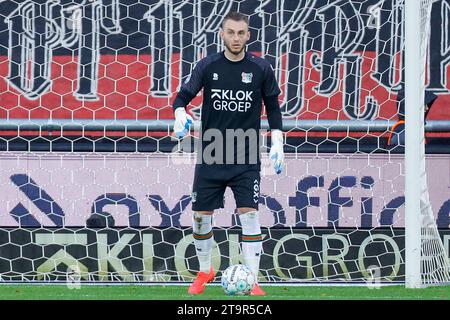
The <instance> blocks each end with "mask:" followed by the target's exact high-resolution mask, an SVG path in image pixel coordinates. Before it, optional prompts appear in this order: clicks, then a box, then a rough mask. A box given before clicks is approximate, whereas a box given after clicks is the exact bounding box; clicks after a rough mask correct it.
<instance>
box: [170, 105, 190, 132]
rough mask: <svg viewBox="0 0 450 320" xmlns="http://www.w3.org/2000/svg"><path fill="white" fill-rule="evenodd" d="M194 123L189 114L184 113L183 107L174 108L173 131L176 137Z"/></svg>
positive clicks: (187, 130)
mask: <svg viewBox="0 0 450 320" xmlns="http://www.w3.org/2000/svg"><path fill="white" fill-rule="evenodd" d="M193 123H194V120H193V119H192V117H191V116H190V115H188V114H187V113H186V110H185V109H184V108H176V109H175V123H174V124H173V131H174V132H175V135H176V136H177V138H179V139H181V138H184V137H185V136H186V134H187V133H188V132H189V127H190V126H191V125H192V124H193Z"/></svg>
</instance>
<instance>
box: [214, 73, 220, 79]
mask: <svg viewBox="0 0 450 320" xmlns="http://www.w3.org/2000/svg"><path fill="white" fill-rule="evenodd" d="M213 80H219V75H218V74H217V73H215V72H214V73H213Z"/></svg>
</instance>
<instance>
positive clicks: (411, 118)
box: [404, 0, 449, 288]
mask: <svg viewBox="0 0 450 320" xmlns="http://www.w3.org/2000/svg"><path fill="white" fill-rule="evenodd" d="M433 2H434V0H421V1H417V0H405V67H404V68H405V99H406V100H405V286H406V287H407V288H421V287H424V286H425V285H426V284H437V283H448V282H449V264H448V259H447V257H446V254H445V249H444V246H443V244H442V241H441V240H440V238H439V233H438V231H437V226H436V224H435V223H434V221H433V211H432V208H431V204H430V199H429V194H428V187H427V174H426V170H425V161H426V158H425V130H424V123H425V121H424V92H425V64H426V61H427V59H426V56H427V44H428V38H429V35H430V16H431V5H432V3H433Z"/></svg>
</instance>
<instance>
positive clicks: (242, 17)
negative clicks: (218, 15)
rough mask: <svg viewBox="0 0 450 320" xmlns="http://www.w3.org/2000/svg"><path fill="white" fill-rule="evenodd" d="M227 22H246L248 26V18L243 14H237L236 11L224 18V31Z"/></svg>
mask: <svg viewBox="0 0 450 320" xmlns="http://www.w3.org/2000/svg"><path fill="white" fill-rule="evenodd" d="M227 20H233V21H244V22H245V23H246V24H247V25H248V17H247V16H246V15H245V14H242V13H240V12H236V11H230V12H228V13H227V15H226V16H225V17H224V18H223V21H222V29H223V27H224V25H225V21H227Z"/></svg>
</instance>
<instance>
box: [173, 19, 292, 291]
mask: <svg viewBox="0 0 450 320" xmlns="http://www.w3.org/2000/svg"><path fill="white" fill-rule="evenodd" d="M220 37H221V38H222V40H223V42H224V45H225V50H224V51H223V52H220V53H216V54H212V55H209V56H207V57H206V58H204V59H202V60H200V61H199V62H198V63H197V65H196V66H195V68H194V69H193V71H192V73H191V75H190V77H188V79H187V80H186V81H185V83H184V84H183V85H182V86H181V89H180V91H179V93H178V95H177V97H176V99H175V101H174V104H173V107H174V113H175V123H174V131H175V134H176V135H177V137H178V138H183V137H184V136H185V135H186V134H187V133H188V132H189V126H190V125H191V124H192V122H193V120H192V118H191V116H190V115H188V114H187V113H186V110H185V108H186V106H187V105H188V104H189V103H190V101H191V100H192V99H193V98H194V97H195V96H196V95H197V93H198V92H199V91H200V90H201V89H202V88H203V105H202V112H201V131H200V144H201V152H199V154H200V153H201V155H200V156H199V157H198V158H197V164H196V166H195V174H194V183H193V188H192V197H191V198H192V210H193V211H194V214H193V237H194V244H195V249H196V254H197V257H198V260H199V265H200V270H199V273H198V274H197V277H196V279H195V281H194V282H193V283H192V284H191V285H190V287H189V290H188V292H189V293H190V294H201V293H203V291H204V290H205V286H206V284H207V283H208V282H211V281H212V280H213V279H214V276H215V273H214V270H213V267H212V264H211V251H212V240H213V239H212V215H213V213H214V210H215V209H219V208H223V207H224V193H225V189H226V187H230V188H231V189H232V191H233V195H234V199H235V201H236V207H237V208H238V213H239V220H240V222H241V225H242V253H243V257H244V262H245V264H246V265H247V266H248V267H249V268H250V270H252V272H253V273H254V274H255V276H256V277H257V276H258V273H259V262H260V255H261V251H262V235H261V229H260V223H259V214H258V202H259V183H260V167H261V161H260V153H259V145H260V143H259V142H260V134H259V131H260V123H261V112H262V101H264V105H265V107H266V112H267V117H268V121H269V126H270V129H271V149H270V155H269V156H270V159H271V161H272V165H273V167H274V170H275V172H276V173H278V174H279V173H281V172H282V170H283V164H284V153H283V135H282V132H281V130H282V119H281V111H280V106H279V104H278V95H279V94H280V89H279V86H278V83H277V81H276V79H275V74H274V71H273V69H272V67H271V65H270V63H269V62H267V61H266V60H264V59H262V58H259V57H256V56H254V55H252V54H250V53H248V52H246V44H247V41H248V40H249V39H250V32H249V24H248V18H247V17H246V16H245V15H243V14H241V13H238V12H230V13H228V14H227V15H226V16H225V17H224V19H223V22H222V28H221V30H220ZM230 132H234V133H239V132H240V133H242V132H244V133H245V135H244V143H242V141H239V134H238V135H237V136H236V135H233V136H231V137H230V136H229V133H230ZM252 133H256V134H254V135H252ZM219 134H220V135H219ZM241 136H242V135H241ZM236 137H237V138H238V139H236ZM245 137H247V138H248V139H246V138H245ZM252 137H253V138H252ZM236 140H238V141H236ZM241 140H242V139H241ZM230 146H231V148H230ZM230 150H232V151H230ZM230 153H231V154H230ZM199 160H200V161H199ZM251 294H252V295H265V294H266V293H265V292H264V291H263V290H262V289H261V287H260V286H259V285H258V284H256V285H255V287H254V289H253V290H252V292H251Z"/></svg>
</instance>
